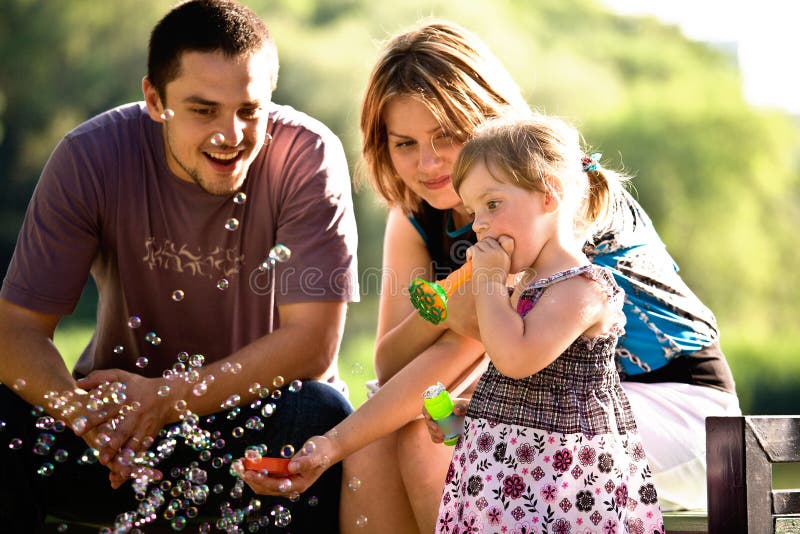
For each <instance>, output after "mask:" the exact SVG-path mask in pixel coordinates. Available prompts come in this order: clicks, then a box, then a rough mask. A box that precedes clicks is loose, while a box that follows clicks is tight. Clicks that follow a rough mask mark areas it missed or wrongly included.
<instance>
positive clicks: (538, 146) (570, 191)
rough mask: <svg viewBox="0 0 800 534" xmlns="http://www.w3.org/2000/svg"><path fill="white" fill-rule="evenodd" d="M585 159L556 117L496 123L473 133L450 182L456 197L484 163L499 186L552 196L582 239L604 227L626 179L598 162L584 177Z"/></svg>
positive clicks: (572, 131) (569, 129) (571, 129)
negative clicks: (572, 218)
mask: <svg viewBox="0 0 800 534" xmlns="http://www.w3.org/2000/svg"><path fill="white" fill-rule="evenodd" d="M585 157H586V155H585V152H584V150H583V148H581V138H580V135H579V133H578V131H577V130H576V129H575V128H574V127H573V126H571V125H570V124H568V123H567V122H565V121H563V120H561V119H559V118H557V117H552V116H546V115H533V116H531V117H529V118H526V119H518V120H506V119H498V120H493V121H489V122H486V123H485V124H483V125H481V126H480V127H479V128H478V129H477V130H476V131H475V133H474V135H473V137H472V139H470V140H469V141H468V142H467V143H466V144H465V145H464V147H463V148H462V149H461V152H460V153H459V155H458V158H456V161H455V163H454V165H453V171H452V175H451V178H452V180H453V186H454V187H455V189H456V192H458V191H459V190H460V188H461V184H462V183H463V182H464V178H465V177H466V176H467V174H468V173H469V171H470V170H471V169H472V168H473V167H474V166H475V164H476V163H482V164H484V165H485V166H486V168H487V169H488V170H489V172H490V173H492V176H493V177H494V178H495V179H496V180H498V181H501V182H508V183H511V184H513V185H516V186H519V187H521V188H523V189H528V190H536V191H540V192H542V193H549V194H551V195H554V196H556V197H557V198H558V199H559V200H560V205H561V207H560V208H559V209H568V210H569V211H567V212H566V213H567V214H569V215H570V216H574V222H575V231H576V236H579V237H581V238H584V239H586V238H588V237H589V236H590V235H591V233H592V230H593V229H594V228H598V227H600V226H602V225H603V224H604V223H605V222H606V220H607V217H608V216H609V215H610V213H609V212H610V206H611V202H612V199H613V198H615V196H616V195H617V194H618V193H619V191H620V190H621V188H622V183H623V182H625V181H626V180H628V177H627V176H624V175H622V174H620V173H617V172H614V171H611V170H608V169H604V168H602V167H601V166H600V163H599V162H592V163H594V165H593V166H592V168H590V169H589V170H587V171H584V168H583V162H582V159H583V158H585Z"/></svg>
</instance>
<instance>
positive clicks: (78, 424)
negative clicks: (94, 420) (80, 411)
mask: <svg viewBox="0 0 800 534" xmlns="http://www.w3.org/2000/svg"><path fill="white" fill-rule="evenodd" d="M88 423H89V420H88V419H87V418H86V417H84V416H83V415H82V416H80V417H77V418H76V419H75V420H74V421H72V428H74V429H75V432H77V433H78V434H80V433H81V432H83V431H84V430H86V425H87V424H88Z"/></svg>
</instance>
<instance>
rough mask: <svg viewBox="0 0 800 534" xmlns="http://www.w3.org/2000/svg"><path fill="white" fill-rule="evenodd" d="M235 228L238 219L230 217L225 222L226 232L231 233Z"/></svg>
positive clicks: (237, 224) (237, 225)
mask: <svg viewBox="0 0 800 534" xmlns="http://www.w3.org/2000/svg"><path fill="white" fill-rule="evenodd" d="M237 228H239V219H237V218H236V217H231V218H230V219H228V220H227V221H225V229H226V230H228V231H229V232H233V231H234V230H236V229H237Z"/></svg>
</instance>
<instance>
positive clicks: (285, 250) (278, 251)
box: [269, 244, 292, 263]
mask: <svg viewBox="0 0 800 534" xmlns="http://www.w3.org/2000/svg"><path fill="white" fill-rule="evenodd" d="M291 257H292V251H291V250H290V249H289V247H287V246H286V245H281V244H277V245H275V246H274V247H272V248H271V249H269V258H270V259H271V260H276V261H279V262H281V263H283V262H286V261H289V258H291Z"/></svg>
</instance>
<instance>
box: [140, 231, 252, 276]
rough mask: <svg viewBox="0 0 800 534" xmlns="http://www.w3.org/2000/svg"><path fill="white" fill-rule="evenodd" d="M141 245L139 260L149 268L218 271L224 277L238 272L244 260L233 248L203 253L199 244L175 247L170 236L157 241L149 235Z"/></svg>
mask: <svg viewBox="0 0 800 534" xmlns="http://www.w3.org/2000/svg"><path fill="white" fill-rule="evenodd" d="M144 248H145V251H146V252H145V255H144V257H143V258H142V261H144V263H145V264H146V265H147V266H148V267H149V268H150V270H155V269H163V270H166V271H175V272H178V273H190V274H192V275H193V276H205V277H208V278H214V277H217V276H219V275H220V274H221V275H222V276H226V277H227V276H232V275H235V274H239V272H240V271H241V267H242V264H243V263H244V254H239V251H238V250H237V249H234V248H228V249H223V248H221V247H219V246H217V247H214V249H213V250H211V251H207V252H203V251H201V250H200V247H194V249H192V248H191V247H190V246H189V245H187V244H183V245H180V246H178V245H176V244H175V243H174V242H173V241H172V240H170V239H166V240H164V242H163V243H161V244H159V243H158V241H157V240H156V238H155V237H148V238H147V239H146V240H145V243H144ZM193 250H194V251H193Z"/></svg>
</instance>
